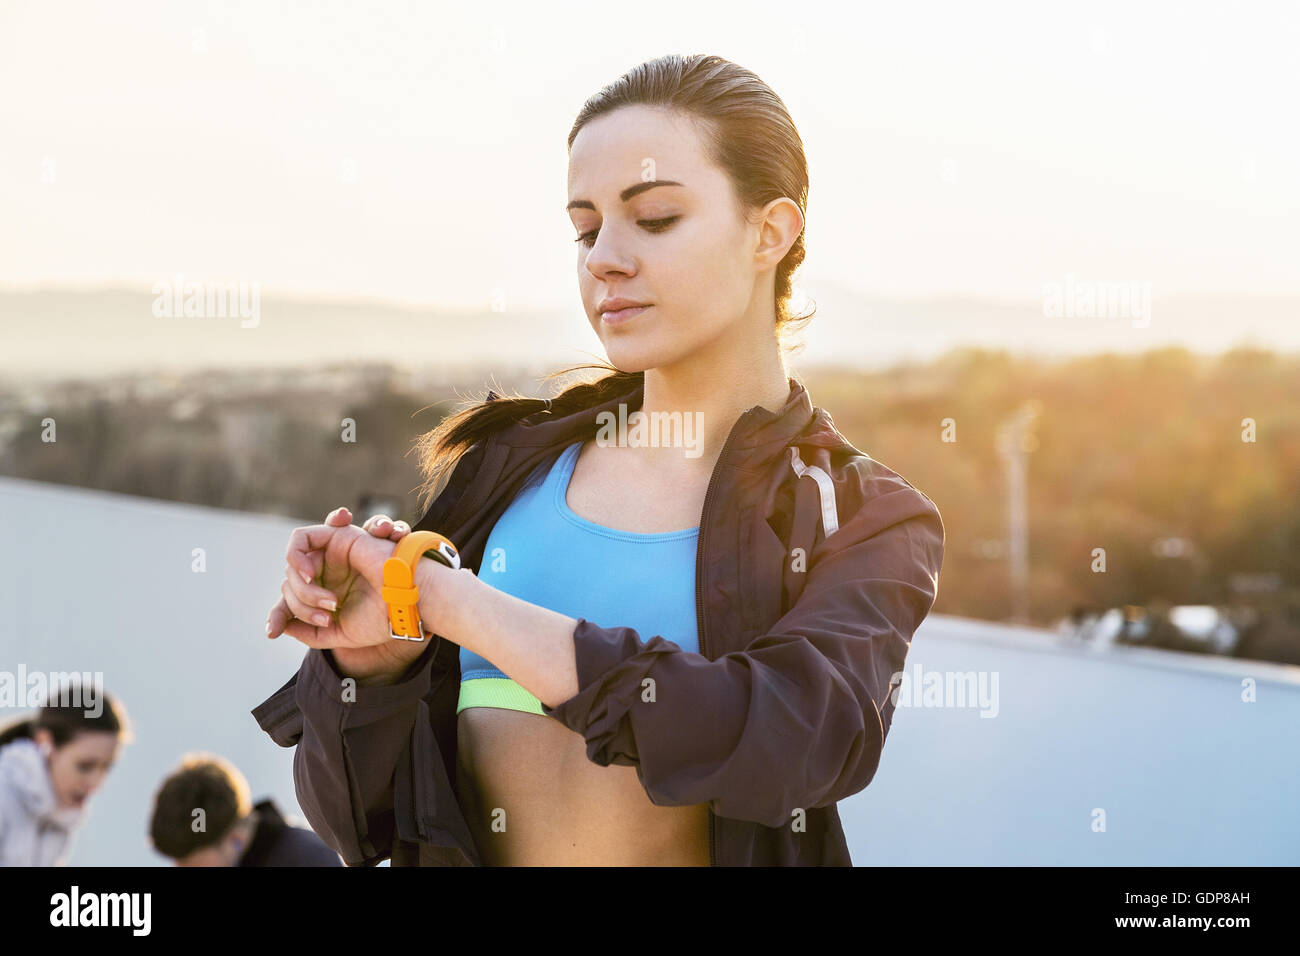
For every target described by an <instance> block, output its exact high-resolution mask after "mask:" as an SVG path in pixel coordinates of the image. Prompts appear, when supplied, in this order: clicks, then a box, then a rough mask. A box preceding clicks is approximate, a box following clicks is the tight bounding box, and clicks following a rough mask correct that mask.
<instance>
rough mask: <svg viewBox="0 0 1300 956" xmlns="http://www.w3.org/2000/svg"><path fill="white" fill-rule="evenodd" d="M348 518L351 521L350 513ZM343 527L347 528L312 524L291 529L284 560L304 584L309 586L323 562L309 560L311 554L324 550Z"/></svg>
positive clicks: (332, 513) (333, 512) (334, 513)
mask: <svg viewBox="0 0 1300 956" xmlns="http://www.w3.org/2000/svg"><path fill="white" fill-rule="evenodd" d="M342 510H343V511H344V512H345V513H346V512H347V509H342ZM330 514H331V515H338V512H337V511H332V512H330ZM348 517H349V519H351V514H350V513H348ZM335 520H337V518H336V519H335ZM345 527H347V526H345V525H328V524H312V525H306V526H304V527H301V528H294V529H293V533H292V534H290V535H289V546H288V548H286V549H285V552H284V558H285V561H287V562H288V564H289V567H291V568H293V569H294V571H296V572H297V573H298V576H299V577H300V578H302V580H303V583H304V584H311V582H312V578H314V577H315V576H316V575H317V574H319V573H320V568H321V564H320V560H323V559H317V560H311V559H310V555H311V552H313V551H319V550H322V549H324V548H325V547H326V546H327V545H328V544H329V542H330V539H332V538H333V537H334V535H335V534H336V533H338V532H339V531H342V530H343V529H344V528H345Z"/></svg>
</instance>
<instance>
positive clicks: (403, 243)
mask: <svg viewBox="0 0 1300 956" xmlns="http://www.w3.org/2000/svg"><path fill="white" fill-rule="evenodd" d="M1049 6H1050V9H1049ZM1298 9H1300V7H1298V6H1297V5H1296V4H1291V3H1286V4H1284V3H1277V4H1250V3H1247V4H1233V5H1208V4H1176V5H1173V4H1168V3H1162V4H1134V3H1128V2H1126V3H1113V4H1110V3H1095V2H1089V3H1086V4H1083V3H1079V4H1072V5H1062V4H1051V5H1048V4H1044V3H1023V4H989V3H982V4H943V5H931V4H899V3H896V2H894V3H887V4H885V3H881V4H855V5H846V4H843V3H831V2H802V3H794V4H791V3H781V4H778V3H765V2H746V3H734V4H708V3H706V4H700V3H680V2H673V0H662V2H658V3H655V4H653V5H651V6H649V7H647V6H645V5H641V4H617V3H615V4H606V5H600V4H591V3H524V2H511V3H497V4H491V5H475V4H465V3H458V4H439V5H436V6H435V5H433V4H417V3H407V4H403V3H387V2H385V3H373V4H369V5H364V6H363V5H362V4H360V3H358V4H338V3H302V4H288V3H272V2H267V0H255V2H246V3H210V4H209V3H197V2H165V3H164V2H131V3H126V4H104V3H91V2H86V3H75V4H74V3H62V2H49V0H40V2H18V0H3V2H0V286H5V287H15V286H17V287H26V286H30V285H32V284H36V283H48V282H78V283H97V282H112V283H130V284H140V285H145V286H151V285H152V284H153V283H154V282H155V281H157V280H159V279H163V278H169V277H171V276H173V275H175V274H176V273H182V274H184V275H185V276H186V278H187V279H209V280H213V281H238V280H244V281H248V282H260V283H261V284H262V292H263V294H270V293H273V292H287V293H309V294H333V293H348V294H361V295H373V296H380V297H384V298H390V299H395V300H405V301H411V302H420V303H430V304H435V305H447V306H459V305H468V306H481V307H482V306H486V305H487V303H488V302H489V300H490V296H491V295H492V290H493V289H502V290H504V295H505V299H506V302H507V303H508V304H509V305H515V306H540V307H555V306H571V307H575V308H577V307H579V305H578V294H577V284H576V278H575V248H574V245H573V242H572V239H573V237H574V235H575V232H574V230H573V227H572V226H571V225H570V222H569V219H568V216H567V215H566V214H565V212H564V204H565V201H566V199H567V196H566V182H565V172H566V162H567V156H566V153H565V139H566V136H567V134H568V130H569V127H570V125H571V124H572V121H573V118H574V116H575V115H576V113H577V111H578V109H579V108H580V106H581V104H582V102H583V101H584V100H585V99H586V97H588V96H589V95H590V94H592V93H594V92H595V91H596V90H598V89H599V88H600V87H601V86H602V85H603V84H605V83H607V82H609V81H611V80H613V79H614V78H616V77H617V76H618V75H619V74H620V73H622V72H623V71H625V70H626V69H628V68H630V67H631V66H633V65H635V64H636V63H638V62H641V61H642V60H645V59H649V58H651V57H654V56H657V55H660V54H663V53H667V52H687V53H689V52H711V53H717V54H719V55H721V56H725V57H727V58H729V59H732V60H735V61H736V62H738V63H741V64H743V65H745V66H747V67H749V68H750V69H753V70H754V71H755V72H756V73H758V74H759V76H761V77H762V78H763V79H764V80H765V81H766V82H768V83H769V84H771V85H772V87H773V88H774V89H775V90H776V91H777V93H778V94H780V95H781V97H782V98H783V99H784V100H785V102H786V104H787V105H788V106H789V108H790V110H791V112H792V114H793V116H794V119H795V122H796V124H797V125H798V127H799V129H800V132H801V135H802V137H803V139H804V143H805V146H806V149H807V151H808V156H809V163H810V167H811V177H812V186H811V190H810V197H809V209H808V216H807V225H808V249H809V257H808V260H807V264H806V266H805V275H806V276H807V277H808V278H809V279H810V280H811V279H815V278H816V277H826V278H834V279H837V280H842V281H845V282H848V283H850V284H852V285H853V286H855V287H856V288H858V289H860V290H862V291H864V292H868V293H877V294H881V295H894V296H925V295H934V294H962V293H969V294H978V295H996V296H1025V297H1037V296H1041V294H1042V290H1043V287H1044V283H1046V282H1050V281H1054V280H1061V279H1063V277H1064V276H1065V275H1066V274H1067V273H1068V274H1072V275H1074V276H1076V277H1080V278H1085V279H1100V280H1129V281H1147V282H1151V283H1152V286H1153V289H1154V291H1155V294H1156V295H1163V294H1173V293H1181V292H1201V291H1210V290H1217V291H1227V292H1271V293H1297V292H1300V270H1298V269H1297V268H1296V263H1297V262H1298V261H1300V238H1298V237H1300V230H1298V229H1297V223H1298V222H1300V177H1298V176H1297V171H1300V133H1298V132H1297V124H1296V122H1295V93H1296V90H1297V89H1300V82H1297V80H1298V74H1300V70H1298V68H1297V66H1296V55H1295V50H1296V46H1297V40H1300V13H1298V12H1297V10H1298Z"/></svg>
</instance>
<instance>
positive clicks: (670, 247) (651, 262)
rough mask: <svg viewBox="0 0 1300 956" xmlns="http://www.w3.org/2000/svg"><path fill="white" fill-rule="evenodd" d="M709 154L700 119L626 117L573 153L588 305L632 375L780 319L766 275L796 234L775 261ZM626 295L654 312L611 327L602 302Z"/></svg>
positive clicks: (572, 210) (596, 130)
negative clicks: (761, 276) (763, 271)
mask: <svg viewBox="0 0 1300 956" xmlns="http://www.w3.org/2000/svg"><path fill="white" fill-rule="evenodd" d="M702 150H703V143H702V142H701V141H700V138H699V133H698V131H697V129H696V126H695V123H694V121H693V120H692V119H691V118H690V117H688V116H685V115H683V114H681V113H677V112H674V111H670V110H666V109H661V108H656V107H647V106H627V107H622V108H620V109H617V110H615V111H614V112H613V113H607V114H605V115H603V116H600V117H597V118H596V119H594V120H592V121H591V122H590V123H588V124H587V125H586V126H584V127H583V128H582V130H581V131H580V132H579V133H578V135H577V137H576V138H575V139H574V142H573V146H572V148H571V150H570V152H569V210H568V212H569V216H570V219H571V220H572V222H573V226H574V228H575V229H576V235H577V236H578V237H580V238H579V241H578V242H577V243H576V244H577V246H578V285H579V288H580V290H581V293H582V304H583V308H584V309H585V310H586V313H587V319H588V321H590V322H591V325H592V328H593V329H595V331H596V334H597V335H598V336H599V337H600V340H601V342H602V343H603V344H604V346H605V351H606V354H607V355H608V357H609V360H610V362H612V363H613V364H614V365H615V366H616V367H617V368H619V369H621V370H622V371H624V372H639V371H644V370H645V369H648V368H656V367H660V366H666V365H671V364H673V363H675V362H678V361H681V360H682V359H684V358H686V357H688V356H692V355H697V354H706V353H707V352H708V351H709V349H708V347H709V346H710V345H718V344H721V343H723V342H724V341H730V340H732V337H733V336H736V335H738V334H739V335H744V334H746V333H749V334H755V335H757V334H760V333H761V332H762V331H763V328H764V325H763V323H764V322H765V321H766V322H769V323H770V322H772V321H773V320H774V311H773V308H774V307H773V303H772V302H771V301H770V296H771V284H770V283H768V285H767V286H766V288H767V299H768V301H766V302H764V296H763V295H762V294H761V293H762V291H763V289H762V284H761V283H759V282H758V273H759V270H760V269H761V268H763V267H764V266H765V265H771V266H775V264H776V263H777V262H779V261H780V259H781V257H782V256H784V254H785V250H786V249H788V248H789V245H790V243H791V242H793V240H794V238H795V237H796V236H797V234H798V233H797V230H796V232H795V235H794V236H790V238H789V241H788V242H786V243H785V248H784V249H782V250H781V251H780V254H779V255H775V258H774V259H773V258H772V256H773V255H774V253H768V254H767V255H766V257H765V255H764V253H763V250H762V246H761V243H760V229H759V227H758V226H757V225H755V224H751V223H750V222H747V221H746V220H745V217H744V215H743V213H742V210H741V207H740V205H739V200H738V199H737V197H736V195H735V190H734V188H733V187H732V184H731V181H730V180H729V179H728V178H727V175H726V173H724V172H723V171H722V170H721V169H719V168H718V167H717V166H714V165H713V164H712V163H711V162H709V160H708V159H707V158H706V157H705V155H704V154H703V152H702ZM670 184H673V185H670ZM678 184H679V185H678ZM790 205H793V204H792V203H791V204H790ZM795 208H796V210H797V207H795ZM616 296H617V297H621V298H626V299H631V300H633V301H634V302H640V303H646V304H648V305H649V308H646V309H644V310H642V311H641V312H640V313H638V314H636V315H633V316H631V317H630V318H627V319H625V320H623V321H618V319H617V317H615V318H613V319H610V318H607V317H605V316H603V315H602V312H601V300H603V299H605V298H606V297H616ZM764 305H766V308H763V306H764ZM767 332H768V334H769V335H770V334H771V330H770V329H767Z"/></svg>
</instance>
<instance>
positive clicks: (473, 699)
mask: <svg viewBox="0 0 1300 956" xmlns="http://www.w3.org/2000/svg"><path fill="white" fill-rule="evenodd" d="M466 707H499V708H501V709H503V710H522V711H524V712H525V713H529V714H536V715H537V716H539V717H545V716H546V715H545V714H544V713H542V702H541V701H540V700H538V699H537V698H536V697H534V696H533V695H532V694H530V693H528V691H526V690H524V689H523V688H522V687H521V686H519V685H518V684H516V683H515V682H514V681H512V680H510V679H509V678H508V677H476V678H472V679H471V680H466V681H461V683H460V700H458V701H457V702H456V713H457V714H459V713H460V712H461V711H462V710H464V709H465V708H466Z"/></svg>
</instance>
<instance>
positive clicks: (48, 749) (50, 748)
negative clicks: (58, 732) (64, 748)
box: [32, 727, 54, 757]
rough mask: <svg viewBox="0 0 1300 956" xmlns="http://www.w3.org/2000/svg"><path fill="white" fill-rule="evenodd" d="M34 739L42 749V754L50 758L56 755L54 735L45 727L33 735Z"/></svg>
mask: <svg viewBox="0 0 1300 956" xmlns="http://www.w3.org/2000/svg"><path fill="white" fill-rule="evenodd" d="M32 739H33V740H35V741H36V746H38V747H40V748H41V753H43V754H44V755H45V756H47V757H48V756H49V755H50V754H52V753H54V735H53V734H51V733H50V732H49V731H48V730H46V729H45V728H44V727H41V728H40V729H38V730H37V731H36V732H35V733H33V734H32Z"/></svg>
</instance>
